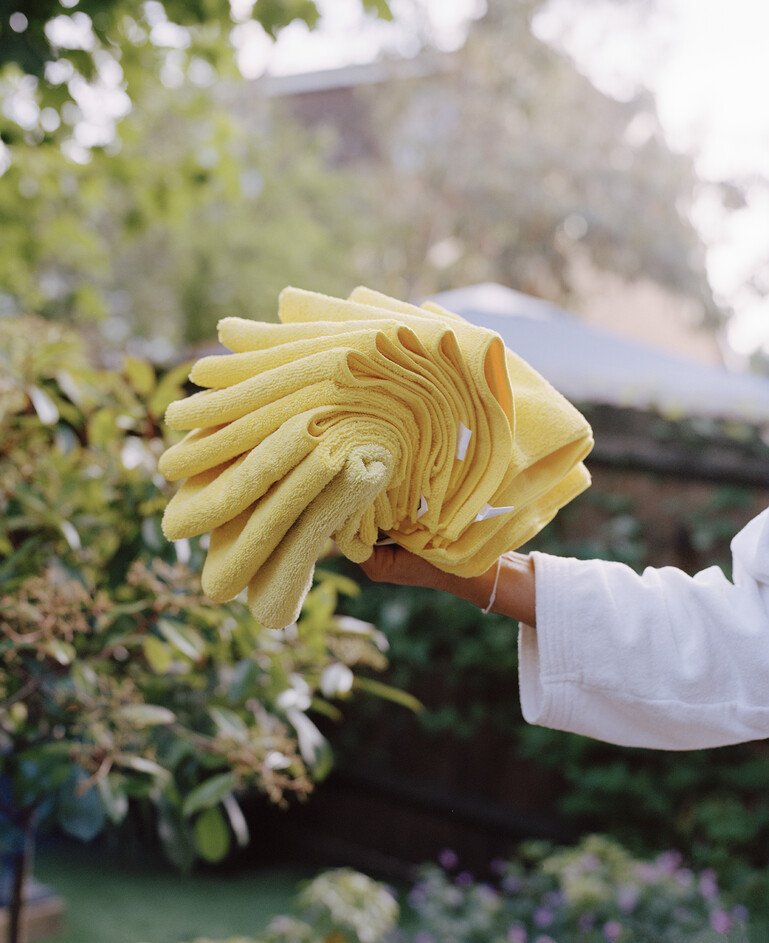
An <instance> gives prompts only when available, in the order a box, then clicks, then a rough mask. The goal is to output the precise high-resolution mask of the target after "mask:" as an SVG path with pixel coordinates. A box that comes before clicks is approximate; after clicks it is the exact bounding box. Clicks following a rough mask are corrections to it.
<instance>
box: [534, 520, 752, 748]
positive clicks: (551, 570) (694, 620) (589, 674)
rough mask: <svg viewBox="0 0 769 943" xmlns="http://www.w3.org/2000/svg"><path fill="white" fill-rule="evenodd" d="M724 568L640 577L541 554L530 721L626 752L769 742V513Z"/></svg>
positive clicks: (619, 568)
mask: <svg viewBox="0 0 769 943" xmlns="http://www.w3.org/2000/svg"><path fill="white" fill-rule="evenodd" d="M731 546H732V556H733V560H734V582H730V581H729V580H727V579H726V577H725V576H724V574H723V573H722V571H721V570H720V569H719V568H718V567H710V568H709V569H707V570H703V571H702V572H701V573H698V574H697V575H696V576H694V577H690V576H687V575H686V574H685V573H683V572H682V571H681V570H677V569H675V568H673V567H663V568H661V569H653V568H651V567H650V568H648V569H646V570H645V571H644V573H643V574H642V575H640V576H639V575H638V574H637V573H635V572H634V571H633V570H631V569H630V568H629V567H627V566H625V565H624V564H621V563H610V562H607V561H603V560H575V559H571V558H563V557H555V556H550V555H548V554H544V553H537V552H535V553H533V554H532V556H533V558H534V568H535V580H536V593H537V601H536V610H537V627H536V629H533V628H531V627H530V626H526V625H522V626H521V631H520V635H519V641H518V644H519V656H520V694H521V707H522V709H523V716H524V718H525V719H526V720H527V721H528V722H529V723H533V724H540V725H542V726H545V727H552V728H555V729H557V730H568V731H570V732H572V733H578V734H583V735H585V736H589V737H595V738H596V739H598V740H606V741H608V742H609V743H617V744H620V745H622V746H639V747H652V748H656V749H663V750H689V749H701V748H704V747H715V746H724V745H726V744H730V743H741V742H744V741H747V740H759V739H763V738H765V737H769V509H767V510H766V511H764V512H763V513H762V514H760V515H759V516H758V517H757V518H755V519H754V520H752V521H751V522H750V523H749V524H748V525H747V527H745V528H744V529H743V530H742V531H740V533H739V534H738V535H737V536H736V537H735V538H734V540H733V541H732V545H731Z"/></svg>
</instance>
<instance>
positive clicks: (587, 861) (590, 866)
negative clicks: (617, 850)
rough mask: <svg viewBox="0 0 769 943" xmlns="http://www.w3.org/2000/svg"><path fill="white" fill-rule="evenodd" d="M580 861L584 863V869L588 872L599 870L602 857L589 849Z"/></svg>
mask: <svg viewBox="0 0 769 943" xmlns="http://www.w3.org/2000/svg"><path fill="white" fill-rule="evenodd" d="M580 863H581V865H582V870H583V871H587V872H588V873H589V872H590V871H597V870H598V869H599V868H600V867H601V861H600V859H599V858H598V857H597V856H596V855H594V854H592V852H589V851H588V852H587V854H584V855H582V858H581V859H580Z"/></svg>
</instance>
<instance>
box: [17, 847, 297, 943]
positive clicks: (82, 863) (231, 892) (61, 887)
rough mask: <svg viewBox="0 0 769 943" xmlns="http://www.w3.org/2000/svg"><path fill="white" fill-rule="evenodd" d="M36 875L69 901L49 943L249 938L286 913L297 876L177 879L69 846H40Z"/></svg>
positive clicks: (272, 873) (257, 873)
mask: <svg viewBox="0 0 769 943" xmlns="http://www.w3.org/2000/svg"><path fill="white" fill-rule="evenodd" d="M34 872H35V877H36V878H38V880H40V881H43V882H44V883H45V884H47V885H49V886H50V887H51V888H53V889H54V890H55V891H56V892H57V893H58V894H59V895H60V896H61V897H63V898H64V899H65V901H66V903H67V914H66V918H65V920H66V929H65V931H64V933H62V934H61V935H59V936H57V937H55V938H52V941H51V943H181V941H187V940H192V939H194V938H195V937H198V936H208V937H212V938H214V939H223V938H226V937H228V936H233V935H236V934H252V933H254V932H256V931H258V930H261V929H263V928H264V926H265V924H266V923H267V922H268V921H269V920H270V918H271V917H273V916H274V915H275V914H277V913H282V912H286V911H287V910H289V909H290V905H291V902H292V900H293V897H294V894H295V892H296V885H297V882H298V881H301V880H302V879H303V878H305V877H308V876H309V874H303V873H300V872H299V871H289V870H285V869H280V870H266V869H260V870H252V871H240V872H238V873H235V874H229V873H228V874H211V873H201V874H192V875H182V874H179V873H178V872H176V871H174V870H172V869H171V868H169V867H166V866H164V864H163V863H162V862H152V863H149V864H139V863H135V862H134V863H123V862H121V861H120V860H118V859H116V858H114V857H112V856H109V855H107V854H105V853H104V852H101V851H97V852H91V851H89V849H87V848H78V847H73V846H70V845H64V846H57V847H54V848H47V849H43V850H42V851H41V852H40V853H39V854H38V856H37V860H36V863H35V869H34Z"/></svg>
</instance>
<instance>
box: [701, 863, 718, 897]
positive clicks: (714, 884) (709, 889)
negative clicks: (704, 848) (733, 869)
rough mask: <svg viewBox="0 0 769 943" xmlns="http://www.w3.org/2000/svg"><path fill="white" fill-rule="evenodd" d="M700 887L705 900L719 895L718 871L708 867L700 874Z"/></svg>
mask: <svg viewBox="0 0 769 943" xmlns="http://www.w3.org/2000/svg"><path fill="white" fill-rule="evenodd" d="M699 888H700V894H702V896H703V897H704V898H705V900H713V899H714V898H716V897H718V881H717V879H716V872H715V871H713V870H712V868H708V869H707V870H705V871H703V872H702V874H701V875H700V880H699Z"/></svg>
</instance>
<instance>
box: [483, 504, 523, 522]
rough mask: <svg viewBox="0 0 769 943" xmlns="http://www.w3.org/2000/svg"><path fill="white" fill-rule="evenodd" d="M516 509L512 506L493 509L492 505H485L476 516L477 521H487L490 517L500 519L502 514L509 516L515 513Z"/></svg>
mask: <svg viewBox="0 0 769 943" xmlns="http://www.w3.org/2000/svg"><path fill="white" fill-rule="evenodd" d="M514 510H515V507H514V506H513V505H512V504H511V505H510V506H509V507H498V508H493V507H492V506H491V505H490V504H484V505H483V507H482V508H481V509H480V511H479V512H478V513H477V514H476V515H475V520H476V521H487V520H488V519H489V518H490V517H499V515H500V514H508V513H509V512H510V511H514Z"/></svg>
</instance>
